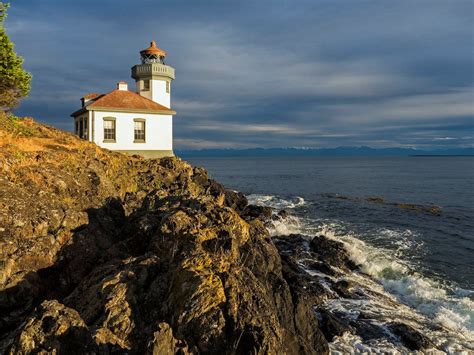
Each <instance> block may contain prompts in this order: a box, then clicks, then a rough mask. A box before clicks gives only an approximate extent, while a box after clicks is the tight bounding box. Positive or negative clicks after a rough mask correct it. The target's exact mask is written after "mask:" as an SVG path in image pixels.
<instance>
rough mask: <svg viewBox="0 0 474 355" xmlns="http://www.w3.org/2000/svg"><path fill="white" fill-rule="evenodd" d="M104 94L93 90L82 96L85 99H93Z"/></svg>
mask: <svg viewBox="0 0 474 355" xmlns="http://www.w3.org/2000/svg"><path fill="white" fill-rule="evenodd" d="M100 95H102V94H99V93H96V92H91V93H90V94H85V95H84V96H83V97H82V98H83V99H84V100H92V99H95V98H96V97H99V96H100Z"/></svg>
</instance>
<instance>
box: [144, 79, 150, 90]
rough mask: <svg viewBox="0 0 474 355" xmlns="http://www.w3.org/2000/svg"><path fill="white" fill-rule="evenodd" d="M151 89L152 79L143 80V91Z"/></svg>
mask: <svg viewBox="0 0 474 355" xmlns="http://www.w3.org/2000/svg"><path fill="white" fill-rule="evenodd" d="M149 90H150V80H143V91H149Z"/></svg>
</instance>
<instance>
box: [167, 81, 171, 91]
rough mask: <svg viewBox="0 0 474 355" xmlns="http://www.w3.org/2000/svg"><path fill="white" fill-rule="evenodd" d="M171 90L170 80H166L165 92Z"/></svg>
mask: <svg viewBox="0 0 474 355" xmlns="http://www.w3.org/2000/svg"><path fill="white" fill-rule="evenodd" d="M170 91H171V82H170V81H169V80H166V93H167V94H169V93H170Z"/></svg>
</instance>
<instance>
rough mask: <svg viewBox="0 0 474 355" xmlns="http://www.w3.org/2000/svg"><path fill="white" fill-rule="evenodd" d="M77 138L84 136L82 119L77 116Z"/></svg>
mask: <svg viewBox="0 0 474 355" xmlns="http://www.w3.org/2000/svg"><path fill="white" fill-rule="evenodd" d="M79 138H84V120H83V119H82V117H81V118H79Z"/></svg>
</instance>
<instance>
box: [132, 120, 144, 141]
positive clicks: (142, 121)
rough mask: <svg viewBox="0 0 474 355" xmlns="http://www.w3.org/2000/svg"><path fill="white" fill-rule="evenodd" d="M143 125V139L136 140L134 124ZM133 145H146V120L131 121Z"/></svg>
mask: <svg viewBox="0 0 474 355" xmlns="http://www.w3.org/2000/svg"><path fill="white" fill-rule="evenodd" d="M136 122H141V123H143V139H137V133H136V132H137V130H136V129H135V123H136ZM133 143H146V120H145V119H144V118H134V119H133Z"/></svg>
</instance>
